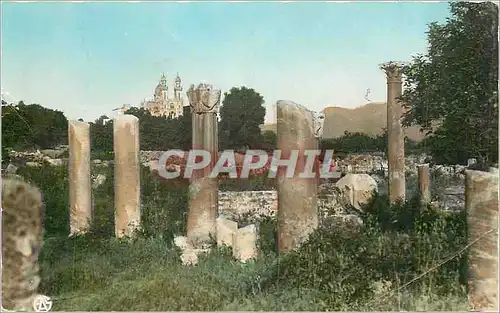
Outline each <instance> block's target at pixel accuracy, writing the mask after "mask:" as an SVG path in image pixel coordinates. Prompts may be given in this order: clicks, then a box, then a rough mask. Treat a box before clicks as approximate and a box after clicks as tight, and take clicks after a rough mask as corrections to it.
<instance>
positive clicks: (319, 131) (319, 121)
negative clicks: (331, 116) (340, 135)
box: [312, 111, 325, 138]
mask: <svg viewBox="0 0 500 313" xmlns="http://www.w3.org/2000/svg"><path fill="white" fill-rule="evenodd" d="M312 115H313V133H314V137H316V138H321V137H322V136H323V125H324V124H325V114H324V113H323V111H321V112H317V111H312Z"/></svg>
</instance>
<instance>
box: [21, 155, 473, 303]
mask: <svg viewBox="0 0 500 313" xmlns="http://www.w3.org/2000/svg"><path fill="white" fill-rule="evenodd" d="M112 172H113V169H112V168H96V169H95V170H94V174H95V175H97V174H103V175H107V180H106V182H105V183H104V184H103V185H101V186H99V187H97V188H96V189H95V190H94V193H93V194H94V221H93V225H92V231H91V232H90V234H88V235H86V236H83V237H78V238H73V239H68V238H67V233H68V228H67V225H68V198H67V194H68V193H67V188H68V186H67V185H68V179H67V170H66V169H65V168H63V167H53V166H49V165H45V166H43V167H41V168H29V167H26V168H23V171H22V173H21V174H22V175H23V176H24V177H26V179H27V180H28V181H30V182H32V183H33V184H35V185H37V186H39V187H40V189H41V190H42V192H43V195H44V199H45V201H46V213H45V228H46V240H45V241H46V242H45V245H44V248H43V250H42V255H41V257H40V262H41V274H42V285H41V288H40V291H41V292H42V293H44V294H47V295H50V296H53V297H55V309H57V310H94V311H95V310H108V311H111V310H200V311H201V310H214V311H215V310H266V311H273V310H353V311H355V310H395V309H404V310H465V309H466V299H467V298H466V294H465V289H464V288H465V287H464V284H463V268H464V263H463V256H461V255H457V256H456V257H455V258H453V259H452V260H451V261H449V262H447V263H445V264H444V265H440V264H439V262H441V261H442V260H444V259H445V258H447V257H448V256H450V255H452V254H453V253H455V252H456V251H458V250H460V248H462V247H463V246H464V245H465V243H466V237H465V233H466V228H465V217H464V216H463V214H449V213H448V214H444V213H440V212H438V211H435V210H432V209H431V208H424V209H422V210H421V208H420V207H419V206H418V205H417V204H416V203H417V202H416V200H411V201H409V202H408V203H403V204H398V205H395V206H393V207H388V206H387V199H386V198H385V197H384V196H379V195H376V196H375V197H374V199H373V201H372V202H371V203H369V204H367V206H366V208H365V211H366V214H365V215H364V216H362V219H363V222H364V225H363V226H361V227H358V228H352V227H348V226H346V227H331V226H327V225H328V224H325V226H323V227H321V228H319V229H318V230H317V231H316V232H315V233H314V234H313V235H312V236H311V238H310V240H309V241H308V243H306V244H305V245H303V246H302V247H301V248H300V249H299V250H298V251H296V252H292V253H290V254H287V255H278V254H277V253H276V250H275V247H276V245H275V236H276V220H274V219H272V218H266V219H264V220H262V221H260V227H259V229H260V239H259V240H260V242H259V245H260V251H261V255H260V256H259V258H258V259H257V260H255V261H253V262H250V263H248V264H244V265H243V264H240V263H239V262H237V261H234V260H233V259H232V257H231V254H230V248H218V249H215V250H214V251H212V252H211V253H210V254H209V255H207V256H206V257H204V258H203V259H202V260H201V261H200V263H199V264H198V265H197V266H195V267H185V266H182V265H181V264H180V259H179V251H177V250H176V249H175V248H173V245H172V239H173V237H174V235H177V234H184V233H185V231H186V230H185V225H186V217H187V198H186V197H187V188H186V187H187V184H185V183H184V182H182V181H165V180H160V179H157V176H156V174H154V173H150V172H149V170H147V169H146V168H143V170H142V172H141V178H142V199H143V203H144V206H143V212H142V223H143V230H142V232H141V233H140V234H138V237H137V239H135V240H133V241H131V242H128V241H125V240H117V239H114V238H113V237H114V235H113V233H114V225H113V224H114V221H113V220H114V213H113V210H114V208H113V179H112ZM248 184H251V182H249V183H248ZM434 267H435V269H433V268H434ZM431 269H432V270H431ZM428 270H431V271H430V272H429V273H428V274H426V275H424V276H423V277H421V278H418V276H419V275H421V274H422V273H424V272H426V271H428ZM416 278H418V279H416ZM413 279H416V281H415V282H412V283H410V282H411V281H412V280H413ZM407 283H410V284H409V285H408V286H404V285H405V284H407ZM403 286H404V288H402V289H401V290H398V288H401V287H403Z"/></svg>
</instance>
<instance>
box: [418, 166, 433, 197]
mask: <svg viewBox="0 0 500 313" xmlns="http://www.w3.org/2000/svg"><path fill="white" fill-rule="evenodd" d="M417 168H418V192H419V196H420V203H421V204H423V205H425V204H428V203H430V202H431V189H430V175H429V164H420V165H418V166H417Z"/></svg>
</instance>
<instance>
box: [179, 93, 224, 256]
mask: <svg viewBox="0 0 500 313" xmlns="http://www.w3.org/2000/svg"><path fill="white" fill-rule="evenodd" d="M187 96H188V98H189V104H190V106H191V108H192V112H193V149H203V150H206V151H208V152H209V153H210V156H211V162H210V164H209V166H207V167H205V168H204V169H200V170H198V169H195V170H194V171H193V174H192V176H191V180H190V185H189V212H188V221H187V237H188V241H189V243H190V244H191V245H192V246H193V247H194V248H201V247H203V246H204V245H206V244H208V243H210V240H211V239H212V238H216V229H217V227H216V219H217V210H218V191H219V184H218V180H217V178H209V177H208V176H209V174H210V172H211V171H212V169H213V167H214V166H215V164H216V158H217V152H218V147H217V143H218V139H217V136H218V132H217V110H218V108H219V103H220V97H221V91H220V90H217V89H213V87H212V86H211V85H208V84H199V85H198V86H197V87H196V88H195V87H194V85H191V88H189V90H188V91H187ZM195 122H196V124H195Z"/></svg>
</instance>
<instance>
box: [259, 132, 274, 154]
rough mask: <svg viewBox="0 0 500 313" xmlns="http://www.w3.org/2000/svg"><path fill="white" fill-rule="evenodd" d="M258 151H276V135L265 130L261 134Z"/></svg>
mask: <svg viewBox="0 0 500 313" xmlns="http://www.w3.org/2000/svg"><path fill="white" fill-rule="evenodd" d="M259 148H260V149H262V150H266V151H271V150H273V149H276V133H275V132H273V131H272V130H266V131H264V132H263V133H262V137H261V144H260V147H259Z"/></svg>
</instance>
